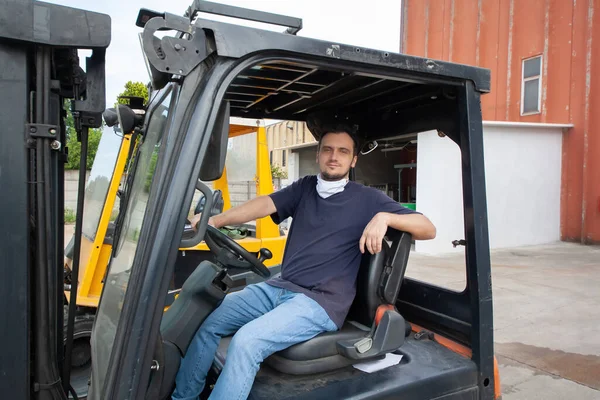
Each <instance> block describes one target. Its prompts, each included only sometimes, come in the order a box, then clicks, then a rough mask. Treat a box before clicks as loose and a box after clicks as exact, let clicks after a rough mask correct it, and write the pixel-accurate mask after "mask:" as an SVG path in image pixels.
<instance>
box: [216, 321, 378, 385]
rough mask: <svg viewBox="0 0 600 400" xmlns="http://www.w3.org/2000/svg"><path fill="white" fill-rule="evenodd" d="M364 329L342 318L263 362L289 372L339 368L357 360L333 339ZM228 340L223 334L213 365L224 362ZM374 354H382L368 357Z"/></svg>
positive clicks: (355, 334) (361, 333)
mask: <svg viewBox="0 0 600 400" xmlns="http://www.w3.org/2000/svg"><path fill="white" fill-rule="evenodd" d="M367 333H368V330H366V328H362V327H361V328H359V327H358V326H357V325H353V324H352V323H349V322H346V323H345V324H344V326H343V327H342V329H340V330H338V331H335V332H325V333H322V334H320V335H317V336H316V337H314V338H313V339H311V340H308V341H306V342H302V343H298V344H296V345H294V346H291V347H288V348H287V349H284V350H282V351H280V352H277V353H275V354H273V355H271V356H270V357H269V358H267V359H266V360H265V361H264V363H265V364H267V365H268V366H270V367H271V368H273V369H275V370H277V371H279V372H283V373H285V374H291V375H305V374H317V373H321V372H326V371H332V370H335V369H338V368H343V367H346V366H349V365H352V364H353V363H356V362H357V361H356V360H351V359H348V358H346V357H343V356H341V355H339V354H338V352H337V348H336V343H337V342H338V341H339V340H350V339H356V340H358V339H360V338H362V337H364V336H365V335H366V334H367ZM230 342H231V337H225V338H223V339H222V340H221V343H220V345H219V348H218V350H217V354H216V356H215V367H216V369H217V370H218V371H220V370H221V369H222V367H223V365H224V364H225V360H226V358H227V350H228V347H229V343H230ZM377 358H382V357H374V358H372V359H377ZM362 361H364V360H361V362H362Z"/></svg>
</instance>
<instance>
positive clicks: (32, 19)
mask: <svg viewBox="0 0 600 400" xmlns="http://www.w3.org/2000/svg"><path fill="white" fill-rule="evenodd" d="M1 8H2V12H1V13H0V88H1V89H2V91H3V93H10V96H4V97H3V99H2V100H0V102H1V103H2V106H1V107H0V116H1V120H2V127H1V128H0V136H1V138H2V140H1V141H2V144H3V145H2V146H1V149H0V154H1V155H2V157H0V170H1V171H2V173H0V185H1V187H2V190H3V191H4V193H7V195H5V196H0V207H1V208H2V210H4V211H5V212H4V213H3V216H4V221H3V222H4V223H5V224H6V225H5V227H6V229H4V230H3V231H2V240H1V241H0V255H2V259H3V260H2V268H1V270H2V271H1V272H0V274H1V277H0V282H1V283H0V285H2V287H3V288H2V290H0V292H1V293H3V295H4V296H6V298H3V300H4V307H5V308H4V310H5V312H4V313H3V314H2V322H1V323H0V326H1V328H0V346H2V349H1V350H0V357H1V361H0V365H1V366H2V367H1V368H2V373H0V392H1V393H2V396H3V397H6V398H15V399H17V398H18V399H29V398H36V399H60V398H65V396H66V394H65V391H66V390H67V388H68V386H69V384H68V374H67V383H64V380H63V382H61V375H60V372H61V370H62V367H63V366H64V365H69V364H70V363H64V362H63V361H64V360H63V351H64V348H63V341H64V337H63V301H64V294H63V267H62V265H63V246H64V243H63V235H64V233H63V231H64V229H63V214H64V165H63V164H64V162H65V161H66V149H65V147H64V144H65V143H66V133H65V129H64V128H65V127H64V121H63V118H64V116H65V115H64V110H63V99H65V98H76V99H77V100H78V101H77V102H76V104H75V106H74V108H73V111H74V114H77V116H78V118H76V120H78V125H79V127H81V126H92V127H95V126H99V124H100V122H101V120H100V119H99V118H97V117H98V116H99V114H98V112H100V113H101V112H102V111H103V109H104V52H103V50H101V49H104V48H106V47H107V46H108V44H109V42H110V18H109V17H108V16H107V15H104V14H99V13H93V12H88V11H83V10H77V9H73V8H70V7H64V6H60V5H55V4H48V3H43V2H37V1H31V0H20V1H11V2H8V3H6V2H5V3H3V4H2V7H1ZM76 48H85V49H93V50H94V53H93V54H94V56H93V57H92V58H93V60H92V61H91V64H88V68H89V72H90V74H88V75H86V74H85V73H84V72H83V73H82V72H80V71H78V70H77V68H78V64H77V63H78V59H77V56H76V53H75V49H76ZM94 66H96V68H94ZM92 71H93V72H94V73H92ZM77 79H81V80H82V81H81V82H79V84H81V87H82V88H86V90H85V93H84V95H83V96H81V97H79V96H77V94H76V93H74V92H73V91H74V88H75V87H76V86H77V82H76V81H77ZM81 118H83V119H81ZM5 285H6V287H4V286H5ZM63 385H64V387H63Z"/></svg>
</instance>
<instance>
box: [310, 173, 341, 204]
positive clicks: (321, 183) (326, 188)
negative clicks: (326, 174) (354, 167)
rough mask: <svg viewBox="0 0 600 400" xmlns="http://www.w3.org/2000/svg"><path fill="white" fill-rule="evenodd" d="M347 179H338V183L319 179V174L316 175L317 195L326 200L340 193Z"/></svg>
mask: <svg viewBox="0 0 600 400" xmlns="http://www.w3.org/2000/svg"><path fill="white" fill-rule="evenodd" d="M347 183H348V179H340V180H339V181H326V180H324V179H323V178H321V174H319V175H317V193H319V196H321V197H322V198H324V199H326V198H328V197H329V196H332V195H334V194H336V193H340V192H342V191H343V190H344V187H346V184H347Z"/></svg>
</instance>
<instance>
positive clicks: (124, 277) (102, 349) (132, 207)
mask: <svg viewBox="0 0 600 400" xmlns="http://www.w3.org/2000/svg"><path fill="white" fill-rule="evenodd" d="M170 99H171V94H169V95H168V96H167V97H166V98H165V99H164V100H163V101H162V103H161V104H160V105H159V106H158V107H157V108H156V109H155V110H154V111H153V112H152V116H151V117H150V121H149V123H148V128H147V130H146V133H145V137H144V139H143V143H142V144H141V146H140V150H139V151H138V152H137V153H136V154H135V157H137V158H138V160H137V163H136V168H135V171H133V173H134V178H133V183H132V185H131V188H130V190H131V192H130V193H129V199H128V202H127V205H126V209H125V210H124V211H125V217H124V219H123V227H122V231H121V232H122V233H121V235H120V237H119V239H118V240H119V243H116V244H115V245H116V247H117V249H116V250H115V253H113V256H114V258H113V260H112V262H111V264H110V271H109V273H108V275H107V276H106V279H105V282H104V291H103V293H102V298H101V301H100V306H99V308H98V315H97V317H96V324H95V326H94V331H93V333H92V361H93V369H92V371H93V372H92V373H93V375H92V379H93V384H94V386H95V387H96V390H97V391H100V390H102V387H103V385H104V377H105V375H106V371H107V368H108V363H109V361H110V356H111V351H112V348H113V344H114V340H115V334H116V329H117V325H118V323H119V317H120V316H121V310H122V308H123V301H124V299H125V293H126V291H127V286H128V284H129V278H130V276H131V267H132V265H133V260H134V256H135V252H136V249H137V244H138V239H139V235H140V231H141V229H142V222H143V219H144V214H145V212H146V207H147V205H148V194H149V191H150V186H151V184H152V178H153V176H154V171H155V169H156V165H157V159H158V153H159V149H160V145H161V141H162V135H163V131H164V129H165V126H166V123H167V116H168V111H169V103H170Z"/></svg>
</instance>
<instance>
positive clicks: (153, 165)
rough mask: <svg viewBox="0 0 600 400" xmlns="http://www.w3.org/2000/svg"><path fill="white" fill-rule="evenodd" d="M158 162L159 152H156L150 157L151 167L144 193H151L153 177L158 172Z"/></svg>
mask: <svg viewBox="0 0 600 400" xmlns="http://www.w3.org/2000/svg"><path fill="white" fill-rule="evenodd" d="M157 160H158V152H157V151H154V152H153V153H152V156H151V157H150V165H149V167H148V173H147V174H146V182H145V183H144V191H145V192H146V193H150V185H151V184H152V177H153V176H154V171H155V170H156V161H157Z"/></svg>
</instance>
